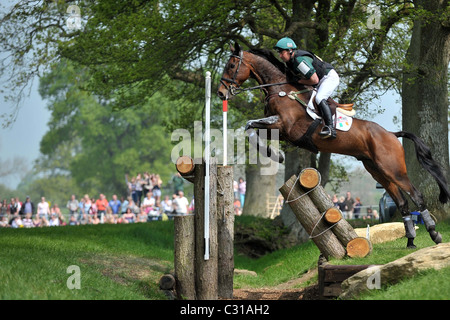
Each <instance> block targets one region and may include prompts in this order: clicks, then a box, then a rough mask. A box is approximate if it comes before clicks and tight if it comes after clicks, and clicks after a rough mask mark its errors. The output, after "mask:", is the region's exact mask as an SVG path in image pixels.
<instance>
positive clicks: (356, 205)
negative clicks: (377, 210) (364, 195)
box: [353, 197, 362, 219]
mask: <svg viewBox="0 0 450 320" xmlns="http://www.w3.org/2000/svg"><path fill="white" fill-rule="evenodd" d="M361 206H362V203H361V199H360V198H359V197H356V198H355V203H354V205H353V217H354V218H355V219H358V218H359V215H360V214H361Z"/></svg>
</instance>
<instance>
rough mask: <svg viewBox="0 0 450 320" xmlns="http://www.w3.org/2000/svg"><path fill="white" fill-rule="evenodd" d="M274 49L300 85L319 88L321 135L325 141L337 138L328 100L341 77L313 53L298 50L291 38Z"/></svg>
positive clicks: (280, 42)
mask: <svg viewBox="0 0 450 320" xmlns="http://www.w3.org/2000/svg"><path fill="white" fill-rule="evenodd" d="M274 49H275V50H276V51H277V52H278V53H279V54H280V58H281V60H283V61H284V62H285V63H286V65H287V67H288V68H289V69H290V70H291V71H292V72H293V73H294V75H295V77H296V79H299V80H298V83H300V84H303V85H309V86H317V94H316V97H315V99H316V102H317V105H318V106H319V109H320V112H321V114H322V118H323V120H324V122H325V125H324V126H323V128H322V130H321V131H320V133H319V135H321V136H322V138H323V139H327V138H332V139H334V138H336V129H335V128H334V125H333V123H332V115H331V109H330V106H329V105H328V103H327V99H328V98H329V97H330V96H331V94H332V93H333V91H334V90H335V89H336V88H337V86H338V85H339V76H338V74H337V72H336V71H335V70H334V68H333V66H332V65H331V64H329V63H328V62H325V61H322V59H320V58H319V57H318V56H316V55H315V54H313V53H312V52H309V51H305V50H297V45H296V44H295V42H294V40H292V39H291V38H288V37H285V38H282V39H280V40H279V41H278V42H277V44H276V45H275V47H274Z"/></svg>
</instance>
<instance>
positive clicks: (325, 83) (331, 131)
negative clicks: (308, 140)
mask: <svg viewBox="0 0 450 320" xmlns="http://www.w3.org/2000/svg"><path fill="white" fill-rule="evenodd" d="M338 85H339V75H338V74H337V72H336V71H335V70H330V71H329V72H328V74H327V75H325V76H324V77H323V78H322V79H321V80H320V82H319V85H318V87H317V94H316V97H315V99H316V102H317V105H318V106H319V109H320V112H321V114H322V117H323V120H324V122H325V126H324V127H323V128H322V131H321V132H320V135H321V136H323V138H324V139H326V138H336V130H335V128H334V126H333V123H332V115H331V110H330V107H329V105H328V103H327V99H328V98H329V97H330V96H331V95H332V94H333V92H334V90H335V89H336V88H337V86H338Z"/></svg>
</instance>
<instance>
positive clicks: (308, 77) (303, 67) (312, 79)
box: [295, 56, 319, 86]
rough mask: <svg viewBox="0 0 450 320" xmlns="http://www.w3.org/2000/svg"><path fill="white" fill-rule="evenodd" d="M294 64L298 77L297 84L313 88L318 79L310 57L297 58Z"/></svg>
mask: <svg viewBox="0 0 450 320" xmlns="http://www.w3.org/2000/svg"><path fill="white" fill-rule="evenodd" d="M295 62H296V63H295V65H296V67H295V72H296V73H297V75H298V76H300V80H299V81H298V83H300V84H303V85H309V86H314V85H316V84H318V83H319V77H318V76H317V73H316V69H314V67H313V65H312V59H311V58H310V57H305V56H301V57H297V58H296V61H295Z"/></svg>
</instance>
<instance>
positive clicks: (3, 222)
mask: <svg viewBox="0 0 450 320" xmlns="http://www.w3.org/2000/svg"><path fill="white" fill-rule="evenodd" d="M9 227H10V225H9V222H8V216H7V215H4V216H2V217H0V228H9Z"/></svg>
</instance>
